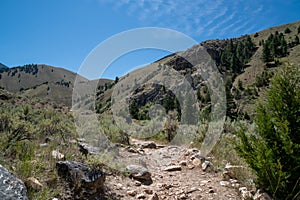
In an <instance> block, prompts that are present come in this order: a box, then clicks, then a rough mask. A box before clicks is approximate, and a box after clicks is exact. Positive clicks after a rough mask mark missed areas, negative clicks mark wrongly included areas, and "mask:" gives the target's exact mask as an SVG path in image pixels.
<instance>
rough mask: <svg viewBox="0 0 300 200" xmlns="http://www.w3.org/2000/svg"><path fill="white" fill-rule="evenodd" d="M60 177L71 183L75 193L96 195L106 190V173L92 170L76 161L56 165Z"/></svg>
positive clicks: (61, 162)
mask: <svg viewBox="0 0 300 200" xmlns="http://www.w3.org/2000/svg"><path fill="white" fill-rule="evenodd" d="M56 168H57V172H58V175H59V176H61V177H62V178H64V179H65V180H66V181H68V182H69V183H70V186H71V187H72V188H73V189H74V190H75V191H83V193H86V194H95V193H97V192H101V191H103V189H104V182H105V173H104V172H103V171H100V170H95V169H90V167H89V166H88V165H85V164H82V163H79V162H74V161H59V162H57V163H56Z"/></svg>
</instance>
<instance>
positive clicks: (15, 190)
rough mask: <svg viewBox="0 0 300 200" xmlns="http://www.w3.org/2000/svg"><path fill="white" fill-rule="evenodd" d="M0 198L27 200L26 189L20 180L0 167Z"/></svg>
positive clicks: (4, 199)
mask: <svg viewBox="0 0 300 200" xmlns="http://www.w3.org/2000/svg"><path fill="white" fill-rule="evenodd" d="M0 197H1V200H11V199H17V200H28V197H27V189H26V187H25V184H24V183H23V181H21V180H20V179H18V178H16V177H14V176H13V175H11V173H9V171H7V169H5V168H4V167H2V166H1V165H0Z"/></svg>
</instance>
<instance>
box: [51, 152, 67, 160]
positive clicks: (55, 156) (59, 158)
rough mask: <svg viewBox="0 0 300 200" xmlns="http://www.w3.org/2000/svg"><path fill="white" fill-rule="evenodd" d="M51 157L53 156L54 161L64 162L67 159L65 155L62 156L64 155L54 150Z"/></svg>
mask: <svg viewBox="0 0 300 200" xmlns="http://www.w3.org/2000/svg"><path fill="white" fill-rule="evenodd" d="M51 155H52V157H53V158H54V159H58V160H63V159H65V155H64V154H62V153H60V152H59V151H57V150H53V151H52V152H51Z"/></svg>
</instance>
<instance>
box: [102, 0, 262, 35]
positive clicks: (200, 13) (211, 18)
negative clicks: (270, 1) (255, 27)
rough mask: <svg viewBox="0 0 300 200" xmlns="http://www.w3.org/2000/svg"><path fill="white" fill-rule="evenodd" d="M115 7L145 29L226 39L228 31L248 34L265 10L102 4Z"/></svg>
mask: <svg viewBox="0 0 300 200" xmlns="http://www.w3.org/2000/svg"><path fill="white" fill-rule="evenodd" d="M101 1H104V2H110V3H112V4H114V5H115V6H116V7H118V8H119V10H125V11H126V12H127V13H128V14H129V15H131V16H135V17H136V18H137V19H138V20H139V21H140V22H141V23H143V25H145V26H162V27H166V28H172V29H176V30H178V31H181V32H184V33H186V34H188V35H190V36H200V35H201V36H206V37H208V36H217V37H224V36H225V35H227V33H228V31H230V32H231V33H233V32H244V30H245V29H249V27H251V25H252V24H251V22H252V21H251V19H249V18H247V16H253V15H256V14H259V13H261V12H262V11H263V10H264V6H263V5H260V6H259V7H254V6H253V5H252V4H251V2H248V1H246V2H243V3H241V2H237V1H234V0H228V1H227V0H226V1H225V0H216V1H206V0H199V1H194V0H181V1H177V0H120V1H113V0H101Z"/></svg>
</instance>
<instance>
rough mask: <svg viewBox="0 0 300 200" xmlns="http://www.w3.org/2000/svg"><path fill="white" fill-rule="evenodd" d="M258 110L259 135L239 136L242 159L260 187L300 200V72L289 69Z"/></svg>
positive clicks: (279, 75)
mask: <svg viewBox="0 0 300 200" xmlns="http://www.w3.org/2000/svg"><path fill="white" fill-rule="evenodd" d="M270 86H271V87H270V89H269V91H268V92H267V98H266V101H265V102H264V103H263V104H261V105H259V106H258V108H257V115H256V119H255V123H256V125H257V128H256V132H257V134H252V135H249V134H246V133H245V132H243V131H240V132H239V133H238V136H239V138H240V143H239V144H238V145H237V151H238V153H239V155H240V156H241V157H242V158H244V159H245V161H246V162H247V163H248V165H249V166H250V168H252V169H253V171H254V172H255V174H256V175H257V180H256V185H257V187H260V188H264V189H265V190H266V191H267V192H268V193H269V194H270V195H272V196H273V197H274V198H278V199H287V200H288V199H298V198H299V197H300V68H299V67H298V68H296V67H285V68H283V69H282V70H281V71H279V73H277V75H275V77H274V79H273V80H272V81H271V83H270Z"/></svg>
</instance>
